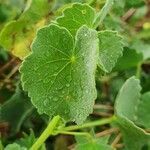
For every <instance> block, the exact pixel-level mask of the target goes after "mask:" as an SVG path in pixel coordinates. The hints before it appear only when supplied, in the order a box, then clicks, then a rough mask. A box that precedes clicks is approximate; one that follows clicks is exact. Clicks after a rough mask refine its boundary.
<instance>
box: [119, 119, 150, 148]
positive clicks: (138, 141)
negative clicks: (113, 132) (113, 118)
mask: <svg viewBox="0 0 150 150" xmlns="http://www.w3.org/2000/svg"><path fill="white" fill-rule="evenodd" d="M117 125H118V126H119V127H120V130H121V132H122V134H123V141H124V144H125V148H126V150H141V149H142V147H143V146H144V145H146V144H148V142H149V141H150V134H148V133H146V132H145V131H144V130H142V129H141V128H139V127H137V126H136V125H135V124H134V123H133V122H132V121H130V120H129V119H127V118H125V117H119V116H117Z"/></svg>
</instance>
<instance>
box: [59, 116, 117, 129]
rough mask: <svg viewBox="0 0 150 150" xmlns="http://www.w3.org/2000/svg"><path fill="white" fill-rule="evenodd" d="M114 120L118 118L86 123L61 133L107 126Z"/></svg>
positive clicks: (70, 127)
mask: <svg viewBox="0 0 150 150" xmlns="http://www.w3.org/2000/svg"><path fill="white" fill-rule="evenodd" d="M114 120H116V117H115V116H112V117H110V118H105V119H101V120H97V121H93V122H89V123H85V124H83V125H73V126H69V127H64V128H62V129H61V131H72V130H78V129H83V128H88V127H94V126H99V125H105V124H109V123H111V122H112V121H114Z"/></svg>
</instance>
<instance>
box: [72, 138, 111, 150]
mask: <svg viewBox="0 0 150 150" xmlns="http://www.w3.org/2000/svg"><path fill="white" fill-rule="evenodd" d="M108 138H109V136H108V137H101V138H92V137H91V138H86V137H83V136H77V137H76V140H77V144H76V147H75V150H113V148H112V147H111V146H109V145H107V142H108Z"/></svg>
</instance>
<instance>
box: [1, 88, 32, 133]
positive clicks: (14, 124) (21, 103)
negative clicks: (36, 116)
mask: <svg viewBox="0 0 150 150" xmlns="http://www.w3.org/2000/svg"><path fill="white" fill-rule="evenodd" d="M32 110H33V105H32V104H31V102H30V101H29V98H28V96H27V95H26V94H25V93H24V92H23V91H22V89H21V88H20V86H18V87H17V89H16V93H15V94H14V95H13V96H12V97H11V99H10V100H8V101H7V102H6V103H4V104H3V105H2V106H1V121H5V122H8V124H9V125H10V127H11V130H10V133H11V134H12V135H13V134H15V133H17V132H18V131H19V129H20V127H21V125H22V123H23V121H24V120H25V119H26V117H27V116H28V115H29V114H30V113H31V112H32ZM14 117H15V119H14Z"/></svg>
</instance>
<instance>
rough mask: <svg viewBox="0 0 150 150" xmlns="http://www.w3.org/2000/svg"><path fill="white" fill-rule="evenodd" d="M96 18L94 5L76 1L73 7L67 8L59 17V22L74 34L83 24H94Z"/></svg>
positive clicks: (90, 25)
mask: <svg viewBox="0 0 150 150" xmlns="http://www.w3.org/2000/svg"><path fill="white" fill-rule="evenodd" d="M94 19H95V11H94V9H93V8H92V7H90V6H89V5H87V4H79V3H75V4H73V5H72V6H71V7H69V8H66V9H65V10H64V12H63V15H62V16H61V17H58V18H57V20H56V21H57V23H58V24H59V25H60V26H63V27H65V28H66V29H68V30H69V31H70V32H71V34H72V35H73V36H74V35H75V34H76V32H77V30H78V29H79V28H80V27H81V26H83V25H87V26H88V27H91V28H92V26H93V21H94Z"/></svg>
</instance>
